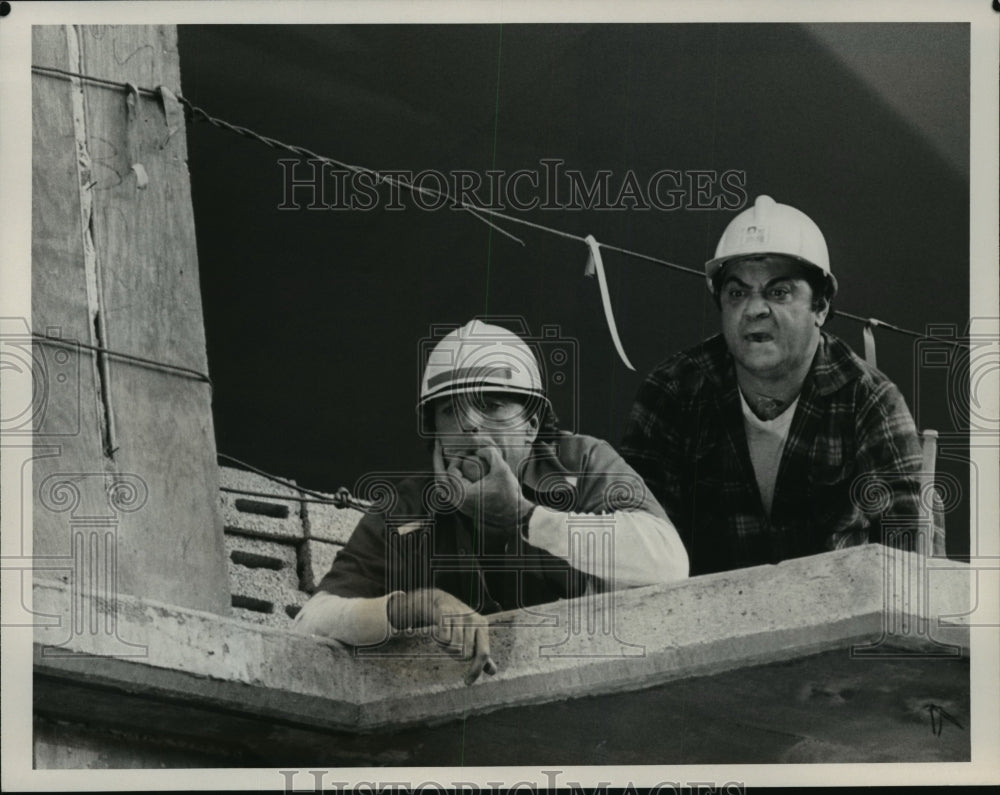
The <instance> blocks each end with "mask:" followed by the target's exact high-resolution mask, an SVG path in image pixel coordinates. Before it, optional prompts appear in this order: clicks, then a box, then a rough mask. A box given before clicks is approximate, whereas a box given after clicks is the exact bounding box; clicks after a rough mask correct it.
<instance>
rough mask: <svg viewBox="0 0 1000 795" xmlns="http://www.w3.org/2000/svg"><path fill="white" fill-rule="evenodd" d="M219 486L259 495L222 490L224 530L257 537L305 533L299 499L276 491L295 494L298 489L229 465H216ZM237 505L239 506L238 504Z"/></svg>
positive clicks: (296, 537) (288, 537) (301, 535)
mask: <svg viewBox="0 0 1000 795" xmlns="http://www.w3.org/2000/svg"><path fill="white" fill-rule="evenodd" d="M219 486H220V487H222V488H224V489H239V490H242V491H246V492H255V493H257V494H266V495H276V496H273V497H272V496H267V497H258V496H254V494H239V493H234V492H231V491H221V492H220V493H219V498H220V500H221V505H222V521H223V525H224V526H225V529H226V531H227V532H232V531H235V532H239V533H243V534H244V535H252V536H256V537H259V538H273V539H284V540H293V539H294V540H299V539H302V538H304V537H305V529H304V527H303V524H302V503H301V502H299V501H298V500H295V499H281V498H280V497H279V496H277V495H288V496H290V497H298V496H300V495H299V492H298V491H297V490H296V489H293V488H290V487H288V486H283V485H281V484H280V483H275V482H274V481H273V480H270V479H268V478H265V477H264V476H263V475H257V474H255V473H253V472H245V471H243V470H241V469H234V468H232V467H219ZM238 505H239V507H237V506H238Z"/></svg>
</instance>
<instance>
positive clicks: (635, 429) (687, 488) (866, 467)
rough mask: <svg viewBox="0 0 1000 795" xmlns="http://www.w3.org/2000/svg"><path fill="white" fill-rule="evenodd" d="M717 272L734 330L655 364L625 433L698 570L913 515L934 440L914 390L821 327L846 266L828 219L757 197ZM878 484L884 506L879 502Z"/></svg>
mask: <svg viewBox="0 0 1000 795" xmlns="http://www.w3.org/2000/svg"><path fill="white" fill-rule="evenodd" d="M705 273H706V277H707V282H708V289H709V291H710V292H711V293H712V296H713V298H714V300H715V303H716V305H717V306H718V307H719V309H720V315H721V325H722V333H721V334H720V335H717V336H715V337H712V338H710V339H708V340H707V341H705V342H704V343H702V344H700V345H698V346H696V347H694V348H691V349H689V350H686V351H682V352H681V353H678V354H675V355H673V356H671V357H669V358H667V359H665V360H664V361H663V362H661V363H660V364H659V365H657V366H656V367H655V368H654V369H653V371H652V372H651V373H650V375H649V376H648V377H647V379H646V381H645V382H644V383H643V385H642V387H641V388H640V390H639V393H638V395H637V397H636V401H635V404H634V406H633V409H632V413H631V415H630V418H629V422H628V425H627V428H626V431H625V436H624V439H623V443H622V447H621V450H622V455H623V456H624V457H625V459H626V460H627V461H628V462H629V463H630V464H632V466H633V467H634V468H635V469H636V470H637V471H638V472H639V473H640V474H641V475H642V476H643V478H644V479H645V481H646V483H647V485H648V486H649V487H650V489H651V490H652V491H653V494H654V495H655V496H656V497H657V499H658V500H659V501H660V502H661V504H662V505H663V507H664V508H665V509H666V510H667V513H668V515H669V516H670V518H671V519H672V520H673V521H674V523H675V525H676V527H677V529H678V531H679V532H680V533H681V537H682V539H683V540H684V543H685V546H686V547H687V549H688V553H689V555H690V558H691V573H692V574H704V573H707V572H712V571H721V570H725V569H733V568H740V567H744V566H755V565H760V564H766V563H776V562H778V561H780V560H785V559H788V558H794V557H800V556H803V555H810V554H815V553H818V552H823V551H826V550H830V549H837V548H840V547H844V546H849V545H854V544H861V543H865V542H867V541H870V540H874V541H877V540H879V539H880V527H881V522H882V520H883V519H885V518H891V519H907V520H909V519H916V517H917V516H918V515H919V500H920V485H921V482H920V478H919V472H920V468H921V451H920V445H919V441H918V438H917V433H916V428H915V426H914V423H913V418H912V417H911V415H910V412H909V410H908V409H907V407H906V404H905V402H904V400H903V397H902V395H901V394H900V392H899V390H898V389H897V388H896V386H895V385H894V384H893V383H892V382H891V381H890V380H889V379H888V378H886V376H885V375H883V374H882V373H881V372H879V371H878V370H876V369H875V368H874V367H871V366H869V365H868V364H867V363H866V362H865V361H864V360H863V359H861V358H859V357H858V356H857V355H855V354H854V352H853V351H852V350H851V349H850V348H849V347H848V346H847V345H846V344H845V343H844V342H842V341H841V340H839V339H837V338H836V337H835V336H833V335H832V334H829V333H827V332H825V331H823V329H822V327H823V324H824V322H825V321H826V319H827V316H828V314H829V313H830V307H831V302H832V300H833V297H834V296H835V295H836V293H837V280H836V278H835V277H834V275H833V273H831V271H830V259H829V254H828V251H827V246H826V241H825V239H824V237H823V234H822V232H821V231H820V229H819V227H818V226H817V225H816V224H815V223H814V222H813V221H812V220H811V219H810V218H809V217H808V216H806V215H805V214H804V213H802V212H800V211H799V210H797V209H795V208H794V207H790V206H788V205H785V204H779V203H777V202H775V201H774V200H773V199H771V198H770V197H769V196H760V197H758V198H757V200H756V201H755V202H754V205H753V207H750V208H748V209H747V210H744V211H743V212H741V213H740V214H738V215H737V216H736V217H735V218H734V219H733V220H732V221H731V222H730V224H729V225H728V226H727V228H726V230H725V232H724V233H723V235H722V238H721V240H720V241H719V245H718V247H717V249H716V252H715V257H714V258H712V259H711V260H709V261H708V262H707V263H706V266H705ZM872 484H877V488H879V489H882V487H884V491H885V492H887V493H888V495H889V498H888V503H887V504H885V503H882V502H880V501H878V500H867V501H866V499H865V498H864V497H863V495H862V494H861V493H860V492H861V491H862V490H863V488H864V487H865V486H866V485H868V486H869V487H870V486H871V485H872ZM876 503H878V504H876ZM934 549H935V552H936V553H943V530H941V529H940V528H935V538H934Z"/></svg>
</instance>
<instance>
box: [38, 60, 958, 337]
mask: <svg viewBox="0 0 1000 795" xmlns="http://www.w3.org/2000/svg"><path fill="white" fill-rule="evenodd" d="M31 70H32V72H35V73H36V74H42V75H48V76H50V77H60V78H63V79H78V80H86V81H88V82H91V83H95V84H97V85H102V86H106V87H111V88H118V89H123V90H131V89H130V86H129V85H128V84H127V83H122V82H118V81H114V80H108V79H106V78H102V77H95V76H93V75H87V74H82V73H80V72H71V71H67V70H65V69H57V68H55V67H50V66H36V65H32V67H31ZM137 90H138V93H140V94H142V95H143V96H147V97H152V98H154V99H160V98H161V94H160V92H159V91H157V90H153V89H149V88H138V89H137ZM176 96H177V101H178V102H180V103H181V104H182V105H183V106H184V107H185V108H187V110H188V111H189V112H190V114H191V117H192V118H193V119H202V120H204V121H205V122H207V123H208V124H210V125H212V126H214V127H217V128H220V129H224V130H228V131H230V132H232V133H235V134H236V135H240V136H242V137H245V138H251V139H252V140H255V141H258V142H259V143H262V144H264V145H265V146H268V147H270V148H272V149H283V150H285V151H286V152H291V153H292V154H295V155H298V156H299V157H302V158H307V159H310V158H311V159H313V160H316V161H319V162H321V163H328V164H330V165H334V166H337V167H339V168H342V169H344V170H346V171H350V172H352V173H359V174H360V173H364V174H368V175H370V176H372V177H373V178H374V179H376V180H377V181H378V182H383V183H386V184H389V185H395V186H398V187H401V188H405V189H406V190H409V191H411V192H414V193H420V194H421V195H426V196H431V197H433V198H437V199H446V200H449V201H451V202H452V204H453V206H455V207H459V208H461V209H463V210H466V211H468V212H469V215H471V216H472V217H474V218H476V219H477V220H479V221H481V222H483V223H486V224H488V225H489V226H490V227H492V228H493V229H496V230H497V231H498V232H501V233H502V234H504V235H506V236H507V237H510V238H512V239H513V240H515V241H516V242H518V243H520V244H521V245H524V241H523V240H521V239H519V238H517V237H515V236H514V235H512V234H510V233H509V232H507V231H506V230H504V229H502V228H501V227H499V226H497V225H495V224H493V223H491V222H490V221H488V220H487V219H486V218H483V217H482V215H489V216H491V217H493V218H499V219H502V220H504V221H509V222H510V223H513V224H520V225H522V226H526V227H528V228H531V229H535V230H537V231H539V232H545V233H547V234H550V235H554V236H556V237H561V238H564V239H566V240H574V241H576V242H578V243H581V244H583V245H586V244H587V243H586V238H585V237H583V236H581V235H575V234H572V233H570V232H565V231H563V230H561V229H556V228H554V227H551V226H545V225H544V224H539V223H535V222H534V221H529V220H527V219H525V218H518V217H516V216H512V215H507V214H505V213H502V212H499V211H497V210H492V209H490V208H488V207H481V206H478V205H474V204H471V203H469V202H466V201H464V200H463V201H458V200H456V199H455V198H454V197H453V196H452V195H451V194H450V193H448V192H446V191H438V190H433V189H431V188H423V187H421V186H419V185H414V184H413V183H411V182H409V181H408V180H402V179H396V178H394V177H389V176H387V175H385V174H382V173H380V172H379V171H377V170H375V169H371V168H368V167H366V166H358V165H353V164H350V163H345V162H343V161H341V160H337V159H335V158H332V157H327V156H325V155H320V154H318V153H316V152H313V151H311V150H309V149H306V148H305V147H303V146H297V145H295V144H289V143H285V142H284V141H279V140H278V139H277V138H271V137H270V136H267V135H262V134H261V133H258V132H256V131H254V130H251V129H249V128H248V127H243V126H240V125H238V124H233V123H232V122H228V121H226V120H225V119H219V118H216V117H215V116H212V115H211V114H209V113H208V112H207V111H205V110H203V109H202V108H200V107H198V106H197V105H195V104H194V103H193V102H191V101H190V100H189V99H186V98H185V97H183V96H181V95H180V94H177V95H176ZM599 245H600V246H601V248H604V249H606V250H608V251H614V252H616V253H618V254H622V255H624V256H627V257H631V258H633V259H638V260H642V261H644V262H649V263H652V264H655V265H659V266H661V267H665V268H669V269H671V270H676V271H680V272H682V273H688V274H691V275H694V276H698V277H699V278H701V279H704V278H705V274H704V271H702V270H700V269H697V268H691V267H689V266H686V265H679V264H677V263H675V262H670V261H668V260H665V259H662V258H660V257H654V256H652V255H650V254H644V253H642V252H639V251H633V250H631V249H627V248H622V247H620V246H615V245H611V244H608V243H599ZM833 314H834V316H840V317H844V318H848V319H850V320H854V321H857V322H860V323H862V324H868V323H870V322H871V321H873V320H874V321H876V323H877V325H879V326H882V327H884V328H886V329H888V330H889V331H894V332H896V333H899V334H904V335H907V336H909V337H913V338H915V339H926V340H933V341H934V342H940V343H943V344H946V345H952V346H954V347H956V348H962V347H963V344H962V343H961V342H959V341H957V340H953V339H946V338H944V337H938V336H935V335H932V334H922V333H920V332H918V331H912V330H911V329H907V328H903V327H901V326H897V325H896V324H894V323H887V322H885V321H883V320H878V319H877V318H864V317H860V316H859V315H855V314H852V313H850V312H844V311H842V310H839V309H838V310H835V311H834V313H833Z"/></svg>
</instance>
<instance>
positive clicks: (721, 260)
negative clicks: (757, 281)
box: [705, 251, 837, 298]
mask: <svg viewBox="0 0 1000 795" xmlns="http://www.w3.org/2000/svg"><path fill="white" fill-rule="evenodd" d="M761 257H778V258H781V259H786V260H789V261H790V262H795V263H798V264H799V265H805V266H806V267H808V268H810V269H812V270H815V271H819V273H821V274H822V275H823V276H824V277H826V279H827V280H828V281H829V282H830V298H833V297H834V296H835V295H836V294H837V277H836V276H834V275H833V274H832V273H830V271H826V270H823V269H822V268H821V267H820V266H819V265H817V264H816V263H815V262H812V261H811V260H808V259H806V258H805V257H799V256H796V255H795V254H789V253H787V252H785V251H748V252H745V253H742V254H730V255H728V256H725V257H716V258H715V259H710V260H709V261H708V262H706V263H705V282H706V284H707V285H708V291H709V292H710V293H712V295H715V284H714V282H715V277H716V276H718V275H719V271H721V270H722V269H723V268H724V267H725V266H726V265H728V264H730V263H731V262H738V261H740V260H744V259H759V258H761Z"/></svg>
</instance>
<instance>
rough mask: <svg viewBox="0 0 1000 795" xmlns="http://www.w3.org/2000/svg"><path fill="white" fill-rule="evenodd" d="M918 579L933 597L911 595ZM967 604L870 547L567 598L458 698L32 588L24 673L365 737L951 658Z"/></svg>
mask: <svg viewBox="0 0 1000 795" xmlns="http://www.w3.org/2000/svg"><path fill="white" fill-rule="evenodd" d="M931 575H933V576H931ZM926 582H931V583H932V584H933V586H934V591H933V593H928V592H927V590H926V589H925V588H917V589H916V590H915V591H913V592H909V593H908V592H907V591H906V588H907V587H912V585H913V583H926ZM969 589H970V577H969V571H968V567H967V566H964V565H963V564H960V563H956V562H954V561H934V560H922V559H919V558H917V557H916V556H914V555H912V554H909V553H900V552H895V551H892V550H888V549H885V548H884V547H880V546H874V545H872V546H866V547H856V548H852V549H846V550H840V551H837V552H832V553H828V554H825V555H820V556H816V557H813V558H803V559H799V560H793V561H786V562H785V563H782V564H779V565H777V566H763V567H758V568H753V569H742V570H738V571H733V572H724V573H720V574H715V575H710V576H707V577H701V578H696V579H693V580H689V581H686V582H683V583H678V584H673V585H670V586H655V587H651V588H643V589H634V590H630V591H620V592H617V593H615V594H613V595H601V596H598V597H590V598H586V599H579V600H571V601H563V602H558V603H555V604H552V605H545V606H541V607H539V608H535V609H533V610H532V611H531V612H528V611H518V612H512V613H504V614H500V615H497V616H495V617H493V620H492V621H491V623H492V625H493V629H492V632H491V644H492V649H493V653H494V658H495V659H496V661H497V664H498V665H499V667H500V672H499V673H498V674H497V676H495V677H493V678H486V679H484V680H483V681H480V682H478V683H476V684H475V685H474V686H472V687H466V686H465V685H463V684H462V672H463V670H464V664H462V663H459V662H456V661H454V660H451V659H449V658H447V657H445V656H443V655H442V654H441V652H440V650H439V649H438V647H437V646H436V645H435V644H434V643H433V642H432V641H430V640H428V639H427V638H425V637H421V636H416V637H411V638H396V639H393V640H391V641H388V642H386V643H385V644H383V645H381V646H379V647H375V648H367V649H361V650H356V651H355V650H350V649H347V648H344V647H341V646H340V645H339V644H336V643H333V642H329V641H322V640H319V639H314V638H308V637H301V636H297V635H294V634H292V633H290V632H288V631H285V630H279V629H272V628H269V627H265V626H256V625H250V624H247V623H245V622H241V621H238V620H234V619H231V618H225V617H221V616H216V615H213V614H209V613H204V612H199V611H193V610H180V609H177V608H175V607H172V606H169V605H162V604H156V603H153V602H148V601H143V600H140V599H134V598H131V597H118V598H116V599H109V600H101V599H80V600H77V601H76V602H75V603H74V601H73V598H72V594H71V591H70V589H69V587H67V586H66V585H64V584H61V583H58V582H53V583H37V584H36V585H35V588H34V610H35V612H36V613H42V614H50V615H53V616H59V617H60V624H59V626H56V627H38V628H36V630H35V645H36V656H35V670H36V675H40V676H42V677H43V678H45V679H47V680H48V681H50V682H51V681H52V680H60V681H63V682H64V683H66V684H73V685H75V686H85V687H94V688H102V689H111V690H116V691H117V692H127V693H142V694H143V695H144V697H145V698H154V699H164V700H171V701H172V702H174V703H177V702H179V701H180V702H184V701H187V702H190V703H192V704H198V705H199V706H202V707H204V706H206V705H208V706H211V707H213V708H217V709H220V710H225V711H227V712H230V713H233V714H239V715H244V716H254V717H259V718H266V719H273V720H279V721H285V722H288V723H293V724H295V725H299V726H303V725H305V726H310V727H315V728H321V729H326V730H338V731H347V732H367V731H377V730H382V729H390V728H391V729H399V728H402V727H406V726H414V725H423V724H433V723H440V722H444V721H448V720H451V719H455V718H459V717H462V716H465V715H470V714H474V713H478V712H488V711H492V710H496V709H500V708H503V707H509V706H515V705H525V704H536V703H542V702H546V701H555V700H565V699H568V698H574V697H578V696H585V695H597V694H602V693H614V692H623V691H629V690H636V689H640V688H643V687H647V686H650V685H654V684H658V683H663V682H667V681H670V680H674V679H679V678H685V677H691V676H697V675H703V674H710V673H717V672H721V671H725V670H730V669H733V668H740V667H744V666H747V665H752V664H757V663H763V662H773V661H778V660H788V659H794V658H797V657H801V656H804V655H807V654H811V653H814V652H817V651H823V650H825V649H831V648H844V647H847V646H849V645H851V644H854V643H861V644H867V648H869V649H875V651H876V652H880V653H882V654H892V653H893V650H895V649H902V648H909V649H913V648H917V649H920V650H921V651H922V652H923V653H924V654H927V655H951V656H960V655H962V654H967V650H968V630H967V629H965V628H963V627H960V626H939V625H938V622H937V620H936V619H937V617H939V616H958V615H962V614H967V613H968V612H969V605H970V592H969ZM74 609H75V611H76V616H77V617H80V616H83V617H87V616H91V617H92V618H93V620H92V622H91V623H90V624H89V625H88V626H91V627H98V626H101V627H107V626H111V627H113V628H114V630H115V631H114V632H92V631H86V632H74V631H72V628H73V626H74V624H73V623H72V621H71V619H72V616H73V612H72V611H73V610H74ZM588 620H589V622H590V624H589V626H590V629H589V630H588ZM85 623H86V622H85V621H81V622H79V624H85ZM896 628H899V629H898V630H896ZM903 630H905V632H904V631H903ZM946 644H951V645H950V646H949V645H946Z"/></svg>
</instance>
